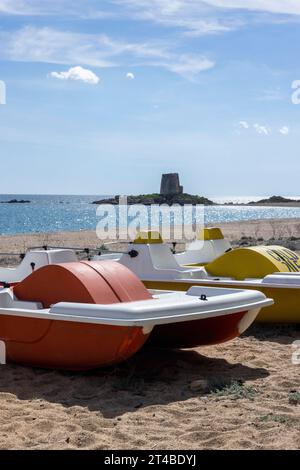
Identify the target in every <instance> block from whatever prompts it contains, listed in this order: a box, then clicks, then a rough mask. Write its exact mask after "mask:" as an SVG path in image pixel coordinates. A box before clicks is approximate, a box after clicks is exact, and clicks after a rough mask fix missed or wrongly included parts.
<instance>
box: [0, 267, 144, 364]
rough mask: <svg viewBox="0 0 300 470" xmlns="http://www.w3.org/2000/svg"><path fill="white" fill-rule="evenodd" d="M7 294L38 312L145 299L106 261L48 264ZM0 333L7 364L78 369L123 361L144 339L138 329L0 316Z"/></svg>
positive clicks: (139, 287) (130, 277) (131, 279)
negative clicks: (64, 305) (70, 304)
mask: <svg viewBox="0 0 300 470" xmlns="http://www.w3.org/2000/svg"><path fill="white" fill-rule="evenodd" d="M120 268H121V269H120ZM13 290H14V294H15V296H16V297H17V298H18V299H19V300H23V301H30V302H33V301H34V302H39V303H41V304H42V306H43V307H44V308H50V307H51V305H53V304H56V303H57V302H62V301H63V302H75V303H92V304H113V303H118V302H123V301H125V300H126V301H128V300H144V299H150V298H151V296H150V294H149V293H148V291H147V289H146V288H145V287H144V286H143V284H142V283H141V282H140V281H139V280H138V279H137V278H136V276H135V275H134V274H132V273H131V272H130V271H129V270H128V269H127V268H124V267H121V266H119V265H116V263H113V262H110V261H105V262H102V263H99V262H97V261H95V262H90V263H88V262H86V263H79V262H77V263H66V264H61V265H48V266H45V267H42V268H40V269H39V270H37V271H35V272H33V273H32V274H31V275H30V276H29V277H27V278H26V279H25V280H24V281H22V282H20V283H19V284H18V285H17V286H15V287H14V289H13ZM0 332H1V333H0V336H1V339H2V340H3V341H5V344H6V354H7V360H9V361H12V362H18V363H21V364H30V365H34V366H39V367H51V368H61V369H80V370H83V369H90V368H95V367H98V366H100V365H101V366H103V365H108V364H113V363H117V362H120V361H122V360H125V359H127V358H128V357H130V356H131V355H133V354H134V353H135V352H136V351H137V350H138V349H140V348H141V347H142V345H143V344H144V342H145V341H146V339H147V337H148V335H145V334H144V333H143V331H142V328H139V327H126V326H124V327H121V326H112V325H95V324H85V323H75V322H74V323H73V322H64V321H55V320H53V319H51V320H47V319H36V318H34V319H31V318H22V317H9V316H0Z"/></svg>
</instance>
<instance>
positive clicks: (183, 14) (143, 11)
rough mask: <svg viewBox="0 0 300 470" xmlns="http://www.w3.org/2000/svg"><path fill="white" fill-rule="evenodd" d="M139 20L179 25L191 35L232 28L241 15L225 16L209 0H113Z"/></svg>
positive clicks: (236, 25)
mask: <svg viewBox="0 0 300 470" xmlns="http://www.w3.org/2000/svg"><path fill="white" fill-rule="evenodd" d="M112 2H113V3H115V4H118V5H120V6H121V8H122V9H124V8H125V9H126V8H127V11H128V14H129V15H131V16H132V17H133V18H135V19H137V20H144V21H153V22H155V23H158V24H161V25H164V26H170V27H179V28H181V29H183V30H184V31H185V34H186V35H188V36H201V35H204V34H215V33H223V32H227V31H231V30H234V29H236V28H237V27H238V26H240V23H241V20H240V19H238V18H232V17H231V18H224V15H222V14H221V12H219V11H217V12H216V9H215V8H211V6H209V5H207V3H206V1H205V0H112Z"/></svg>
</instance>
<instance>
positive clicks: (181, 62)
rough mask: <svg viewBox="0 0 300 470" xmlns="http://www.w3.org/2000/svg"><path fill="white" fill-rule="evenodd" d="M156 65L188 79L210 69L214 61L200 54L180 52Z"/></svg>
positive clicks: (192, 78)
mask: <svg viewBox="0 0 300 470" xmlns="http://www.w3.org/2000/svg"><path fill="white" fill-rule="evenodd" d="M154 65H155V64H154ZM157 65H160V66H162V67H164V68H165V69H167V70H169V71H170V72H174V73H177V74H178V75H181V76H182V77H184V78H186V79H188V80H194V79H195V77H196V76H197V75H198V74H199V73H201V72H204V71H206V70H209V69H212V68H213V67H214V66H215V62H213V61H212V60H210V59H208V58H207V57H204V56H201V55H196V54H181V55H179V56H177V55H176V56H175V55H174V56H171V57H170V58H169V60H168V61H165V62H164V61H162V62H160V63H159V64H157Z"/></svg>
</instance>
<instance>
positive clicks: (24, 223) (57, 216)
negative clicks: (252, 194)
mask: <svg viewBox="0 0 300 470" xmlns="http://www.w3.org/2000/svg"><path fill="white" fill-rule="evenodd" d="M104 197H105V196H43V195H38V196H37V195H34V196H31V195H28V194H27V195H20V194H18V195H0V201H8V200H10V199H29V200H30V201H32V203H31V204H0V234H17V233H28V232H55V231H73V230H75V231H77V230H82V229H91V230H93V229H95V228H96V225H97V223H98V222H99V220H100V219H99V217H98V216H97V214H96V209H97V206H95V205H93V204H91V202H92V201H95V200H97V199H101V198H104ZM232 199H233V198H232ZM246 199H247V200H249V198H243V200H245V201H246ZM250 199H251V200H253V199H254V198H253V199H252V198H250ZM214 200H218V198H214ZM219 200H220V202H221V199H219ZM176 218H177V216H176V215H175V217H174V223H175V224H176ZM269 218H275V219H284V218H300V208H293V207H287V208H284V207H240V206H227V207H226V206H221V207H214V206H213V207H205V222H206V223H211V222H213V223H221V222H230V221H239V220H253V219H269ZM190 222H191V220H190V221H189V220H187V223H190ZM142 223H143V222H142ZM154 223H155V222H154ZM146 224H147V217H145V225H146Z"/></svg>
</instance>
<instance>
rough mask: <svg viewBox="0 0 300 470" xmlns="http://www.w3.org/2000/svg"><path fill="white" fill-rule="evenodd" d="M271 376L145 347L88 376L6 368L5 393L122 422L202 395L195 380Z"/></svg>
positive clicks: (194, 355)
mask: <svg viewBox="0 0 300 470" xmlns="http://www.w3.org/2000/svg"><path fill="white" fill-rule="evenodd" d="M268 375H269V374H268V371H267V370H266V369H264V368H257V367H248V366H244V365H242V364H239V363H238V364H230V363H229V362H227V361H226V360H224V359H216V358H208V357H205V356H202V355H200V354H198V353H197V352H196V351H186V350H162V349H152V348H144V349H143V350H142V351H140V352H139V353H138V354H136V355H135V356H134V357H133V358H132V359H131V360H129V361H127V362H125V363H123V364H121V365H120V366H118V367H114V368H113V367H111V368H107V369H101V370H96V371H91V372H86V373H70V372H57V371H48V370H42V369H32V368H26V367H20V366H17V365H7V366H3V367H1V380H0V392H2V393H7V394H13V395H15V396H16V397H17V398H18V399H20V400H45V401H46V402H49V403H55V404H61V405H62V406H63V407H66V408H70V407H74V406H78V407H88V408H89V409H90V410H91V411H97V412H100V413H101V414H102V415H103V416H104V417H105V418H116V417H117V416H121V415H123V414H124V413H127V412H133V411H135V410H137V409H138V408H142V407H149V406H151V405H166V404H168V403H172V402H181V401H185V400H187V399H189V398H191V397H193V396H195V395H201V392H192V391H191V389H190V383H191V381H193V380H197V379H207V380H214V381H215V380H216V379H217V380H220V381H223V382H226V381H227V382H229V381H239V382H240V383H243V382H246V381H248V380H255V379H259V378H263V377H267V376H268ZM42 406H43V404H42V402H41V407H42Z"/></svg>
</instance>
